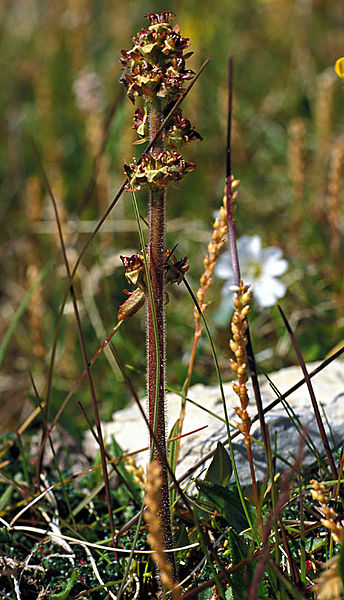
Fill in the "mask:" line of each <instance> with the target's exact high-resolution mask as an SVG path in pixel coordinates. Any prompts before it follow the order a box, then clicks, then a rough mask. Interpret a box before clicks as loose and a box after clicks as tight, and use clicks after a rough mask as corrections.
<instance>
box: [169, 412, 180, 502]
mask: <svg viewBox="0 0 344 600" xmlns="http://www.w3.org/2000/svg"><path fill="white" fill-rule="evenodd" d="M178 435H179V419H177V420H176V422H175V424H174V425H173V427H172V429H171V433H170V435H169V437H168V439H169V440H171V439H173V438H175V437H177V436H178ZM178 441H179V440H175V441H174V442H170V443H169V444H167V452H168V454H167V459H168V464H169V465H170V467H171V469H172V471H173V473H175V472H176V467H177V459H178ZM176 495H177V491H176V489H175V488H174V487H173V488H172V490H171V492H170V497H171V505H173V503H174V501H175V499H176Z"/></svg>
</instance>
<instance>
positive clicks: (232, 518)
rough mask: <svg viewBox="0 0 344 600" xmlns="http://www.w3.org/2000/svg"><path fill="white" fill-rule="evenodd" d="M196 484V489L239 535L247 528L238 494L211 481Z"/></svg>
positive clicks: (247, 524) (199, 481)
mask: <svg viewBox="0 0 344 600" xmlns="http://www.w3.org/2000/svg"><path fill="white" fill-rule="evenodd" d="M196 483H197V487H198V489H199V490H200V491H201V492H202V493H203V494H204V495H205V496H206V498H207V500H208V501H210V502H211V504H212V505H213V506H214V508H216V510H217V511H218V512H219V514H220V515H221V517H223V518H224V519H225V521H227V523H228V525H230V526H231V527H233V529H234V530H235V531H237V532H238V533H240V532H241V531H243V530H244V529H247V528H248V527H249V523H248V521H247V519H246V516H245V513H244V511H243V508H242V505H241V501H240V498H239V495H238V493H236V492H234V491H233V490H229V489H227V488H225V487H223V486H221V485H217V484H216V483H212V482H211V481H206V480H205V481H201V480H198V481H197V482H196Z"/></svg>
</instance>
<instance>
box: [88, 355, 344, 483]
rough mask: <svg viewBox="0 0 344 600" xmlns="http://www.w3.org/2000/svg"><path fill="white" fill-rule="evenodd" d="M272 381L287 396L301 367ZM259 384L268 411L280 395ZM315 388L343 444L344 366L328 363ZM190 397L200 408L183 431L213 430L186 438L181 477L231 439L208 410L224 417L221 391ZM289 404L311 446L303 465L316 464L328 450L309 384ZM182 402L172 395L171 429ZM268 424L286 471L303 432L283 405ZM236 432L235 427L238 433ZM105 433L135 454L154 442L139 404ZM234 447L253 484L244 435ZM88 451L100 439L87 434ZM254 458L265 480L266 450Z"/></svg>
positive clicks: (199, 390)
mask: <svg viewBox="0 0 344 600" xmlns="http://www.w3.org/2000/svg"><path fill="white" fill-rule="evenodd" d="M319 365H320V363H311V364H309V365H307V368H308V372H309V373H311V372H312V371H313V370H314V369H315V368H316V367H318V366H319ZM269 377H270V379H271V381H272V382H273V384H274V385H275V386H276V388H277V389H278V391H279V392H280V394H285V393H286V392H287V391H288V390H289V389H290V388H291V387H292V386H293V385H294V384H296V383H297V382H299V381H300V380H302V379H303V376H302V371H301V369H300V368H299V367H288V368H286V369H281V370H280V371H278V372H275V373H271V374H270V375H269ZM259 380H260V386H261V394H262V399H263V405H264V407H265V406H267V405H268V404H270V403H271V402H272V401H273V400H275V399H276V397H277V395H276V393H275V392H274V391H273V390H272V388H271V386H270V385H269V383H268V381H267V380H266V378H265V377H264V376H260V378H259ZM312 384H313V388H314V392H315V396H316V399H317V401H318V405H319V408H320V411H321V413H322V415H323V414H325V415H326V418H325V419H323V420H324V423H325V428H326V431H327V434H328V438H329V441H330V445H331V446H333V445H334V443H335V444H341V443H342V442H343V440H344V362H342V361H340V360H338V359H337V360H335V361H334V362H332V363H331V364H329V365H327V367H325V369H323V370H322V371H321V372H320V373H318V374H317V375H315V376H314V377H312ZM224 394H225V398H226V405H227V411H228V417H229V420H230V422H231V423H235V422H237V420H238V419H237V417H236V415H235V411H234V406H235V405H236V404H237V397H236V396H235V394H234V392H233V390H232V385H231V383H226V384H224ZM188 397H189V398H190V399H191V400H193V401H194V402H196V403H197V404H198V405H199V406H195V405H194V404H192V403H191V402H188V403H187V410H186V417H185V421H184V427H183V433H187V432H191V431H194V430H195V429H198V428H200V427H203V426H205V425H206V426H207V427H206V428H205V429H203V430H201V431H199V432H197V433H194V434H193V435H190V436H187V437H184V438H183V439H182V440H181V444H180V455H179V462H178V466H177V473H176V474H177V477H180V476H182V475H184V474H185V473H186V472H187V471H188V470H189V469H191V468H192V467H193V466H194V465H195V464H196V463H197V461H198V460H199V459H201V458H202V457H204V456H206V455H207V454H208V453H209V452H211V451H212V450H214V449H215V448H216V444H217V442H218V441H225V440H226V438H227V436H226V426H225V424H224V422H223V421H221V420H219V419H218V418H216V417H215V416H212V415H210V414H209V413H207V412H205V411H204V410H203V408H205V409H207V410H209V411H211V412H213V413H215V414H216V415H218V416H219V417H221V418H223V407H222V401H221V395H220V391H219V388H218V387H207V386H205V385H200V384H198V385H194V386H193V387H191V388H190V390H189V394H188ZM250 399H251V405H250V406H251V410H250V414H251V416H252V417H253V416H254V415H255V414H256V410H255V401H254V396H253V393H252V391H250ZM286 401H287V404H288V406H289V407H290V409H291V410H292V411H293V413H295V415H296V416H297V418H298V419H299V422H300V424H301V426H302V427H303V428H304V430H305V432H306V435H307V444H305V445H304V459H303V463H304V464H311V463H312V462H314V461H315V452H316V451H318V452H319V453H320V454H321V455H322V454H323V447H322V443H321V438H320V435H319V432H318V428H317V424H316V421H315V417H314V413H313V409H312V404H311V401H310V396H309V392H308V390H307V386H306V384H303V385H302V386H301V387H299V389H297V390H296V391H294V392H293V393H292V394H290V395H288V397H287V399H286ZM180 402H181V399H180V397H179V396H177V395H176V394H167V399H166V403H167V407H168V426H169V430H170V429H171V427H172V426H173V424H174V423H175V421H176V420H177V418H178V416H179V410H180ZM144 406H145V401H144ZM287 408H288V407H287ZM288 410H289V409H288ZM326 420H327V421H328V425H327V424H326ZM294 421H295V419H294ZM266 422H267V423H268V425H269V434H270V440H271V445H272V446H274V443H275V440H276V446H277V453H278V455H279V456H280V457H281V458H277V463H276V468H277V470H281V471H282V470H283V469H285V468H286V465H287V464H292V463H293V461H294V458H295V456H296V454H297V452H298V447H299V441H300V434H299V432H298V431H297V428H296V427H295V425H294V424H293V421H292V420H291V419H290V418H289V416H288V413H287V410H286V408H285V407H284V406H283V405H282V403H281V402H280V403H279V404H278V405H277V406H275V407H274V408H273V409H272V410H270V411H269V412H268V413H266ZM233 431H234V429H232V432H233ZM104 435H105V439H107V440H108V439H109V438H110V437H111V435H113V436H114V437H115V438H116V440H117V442H118V443H119V444H120V445H121V447H122V448H123V450H129V451H134V450H138V449H140V448H144V447H145V446H147V444H148V433H147V429H146V425H145V423H144V421H143V419H142V416H141V415H140V413H139V410H138V408H137V406H136V405H130V406H129V407H128V408H126V409H124V410H122V411H119V412H116V413H115V414H114V419H113V422H111V423H105V424H104ZM252 436H253V437H254V438H256V439H257V440H258V441H259V442H261V441H262V436H261V433H260V427H259V423H258V422H255V423H254V424H253V425H252ZM233 448H234V454H235V457H236V464H237V468H238V472H239V477H240V480H241V482H242V484H244V485H245V484H248V483H249V482H250V475H249V467H248V462H247V455H246V450H245V445H244V442H243V438H242V436H241V435H240V436H238V437H237V438H236V439H235V440H234V442H233ZM84 450H85V452H86V454H87V455H89V456H92V455H94V453H95V451H96V447H95V442H94V438H93V437H92V436H91V435H90V434H88V435H87V436H86V439H85V444H84ZM253 454H254V462H255V466H256V475H257V479H258V480H262V479H263V478H264V476H265V474H266V460H265V453H264V449H263V448H262V446H261V445H259V444H258V443H253ZM147 461H148V453H147V452H142V453H140V454H139V455H138V456H137V462H138V464H144V465H145V464H146V463H147ZM206 464H208V463H206ZM202 470H204V465H202V466H200V467H198V469H197V470H196V471H195V473H194V475H195V474H196V475H197V474H199V473H200V472H201V471H202Z"/></svg>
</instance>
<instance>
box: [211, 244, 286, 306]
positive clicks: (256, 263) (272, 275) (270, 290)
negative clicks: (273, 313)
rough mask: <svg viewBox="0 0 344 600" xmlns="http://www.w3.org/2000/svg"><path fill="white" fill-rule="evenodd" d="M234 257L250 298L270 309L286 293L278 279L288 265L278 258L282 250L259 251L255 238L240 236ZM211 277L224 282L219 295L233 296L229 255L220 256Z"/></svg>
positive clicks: (284, 287)
mask: <svg viewBox="0 0 344 600" xmlns="http://www.w3.org/2000/svg"><path fill="white" fill-rule="evenodd" d="M238 254H239V258H240V265H241V272H242V276H243V279H244V281H245V282H247V283H249V284H250V285H251V287H252V290H253V297H254V298H255V299H256V301H257V303H258V304H259V306H261V307H262V308H267V307H269V306H273V305H274V304H275V302H276V300H277V299H278V298H283V296H285V293H286V286H285V284H284V283H283V282H282V281H280V280H279V279H278V277H280V276H281V275H283V274H284V273H285V272H286V271H287V269H288V262H287V261H286V260H285V259H284V258H282V250H281V248H278V247H277V246H269V247H268V248H263V246H262V240H261V238H260V236H259V235H254V236H248V235H243V236H242V237H241V238H240V239H239V240H238ZM215 274H216V275H217V276H218V277H219V278H220V279H226V283H225V284H224V286H223V288H222V294H223V295H224V296H228V295H230V294H233V291H232V290H231V286H233V284H234V276H233V268H232V259H231V253H230V252H229V251H228V252H224V253H223V254H222V256H220V258H219V260H218V263H217V265H216V267H215Z"/></svg>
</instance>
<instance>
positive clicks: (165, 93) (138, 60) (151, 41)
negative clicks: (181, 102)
mask: <svg viewBox="0 0 344 600" xmlns="http://www.w3.org/2000/svg"><path fill="white" fill-rule="evenodd" d="M146 17H147V18H148V19H149V21H150V25H149V27H147V29H145V28H144V29H141V31H140V32H139V33H138V35H137V39H136V38H135V37H133V38H132V40H133V43H134V45H133V47H132V49H131V50H122V58H121V60H120V62H121V64H122V67H123V74H122V77H121V81H122V82H123V83H124V84H125V86H126V88H127V94H128V96H129V98H130V100H131V101H132V102H135V98H136V97H138V96H144V97H147V98H150V97H152V96H153V95H154V96H156V97H158V98H166V99H167V100H168V101H169V102H170V101H171V100H172V101H173V100H176V98H177V97H178V96H179V95H180V93H181V88H182V85H183V82H184V81H185V80H187V79H192V78H193V76H194V73H193V71H190V70H188V69H185V59H186V58H188V57H189V56H191V54H192V53H187V54H184V50H185V49H186V48H187V47H188V45H189V44H188V42H189V40H188V38H185V37H182V36H181V35H180V32H179V27H178V26H175V27H172V26H171V22H172V20H173V19H174V14H173V13H172V12H169V11H166V12H163V13H161V14H160V15H158V14H149V15H146Z"/></svg>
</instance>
